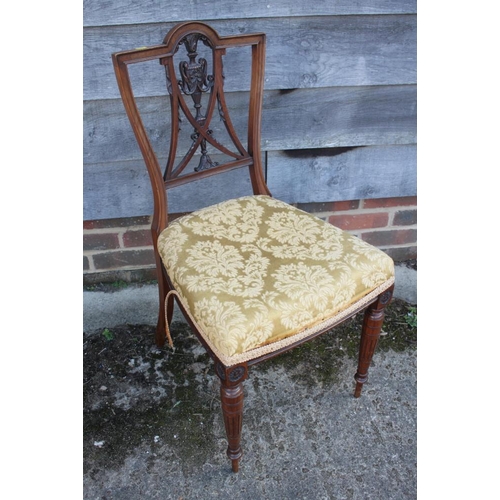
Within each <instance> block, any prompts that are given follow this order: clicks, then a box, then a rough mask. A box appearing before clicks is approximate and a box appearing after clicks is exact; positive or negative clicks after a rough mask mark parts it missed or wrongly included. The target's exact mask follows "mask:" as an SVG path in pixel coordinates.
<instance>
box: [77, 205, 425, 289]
mask: <svg viewBox="0 0 500 500" xmlns="http://www.w3.org/2000/svg"><path fill="white" fill-rule="evenodd" d="M297 206H298V208H300V209H302V210H305V211H306V212H310V213H314V214H315V215H317V216H318V217H320V218H322V219H324V220H327V221H328V222H330V223H331V224H333V225H335V226H337V227H340V228H341V229H344V230H346V231H349V232H350V233H352V234H355V235H356V236H358V237H360V238H361V239H363V240H365V241H367V242H368V243H371V244H372V245H375V246H376V247H378V248H381V249H382V250H384V251H386V252H387V253H388V254H389V255H390V256H391V257H392V258H393V259H394V260H395V261H403V260H408V259H415V258H416V257H417V198H416V197H414V196H412V197H405V198H381V199H372V200H353V201H341V202H331V203H304V204H298V205H297ZM174 217H175V216H174ZM150 221H151V218H150V217H129V218H124V219H106V220H95V221H85V222H84V223H83V273H84V282H85V283H88V284H90V283H97V282H100V281H102V282H106V281H116V280H124V281H143V280H150V279H155V277H156V273H155V265H154V256H153V247H152V241H151V233H150V224H151V222H150Z"/></svg>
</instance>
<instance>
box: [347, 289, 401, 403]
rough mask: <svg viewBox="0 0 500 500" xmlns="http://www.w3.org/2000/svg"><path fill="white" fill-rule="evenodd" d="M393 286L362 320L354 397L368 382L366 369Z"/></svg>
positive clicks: (376, 341)
mask: <svg viewBox="0 0 500 500" xmlns="http://www.w3.org/2000/svg"><path fill="white" fill-rule="evenodd" d="M393 290H394V285H393V286H392V287H391V288H389V289H388V290H386V291H385V292H384V293H382V294H381V295H379V297H378V299H377V300H376V301H375V302H374V303H373V304H370V306H369V307H368V308H367V309H366V311H365V316H364V320H363V329H362V331H361V341H360V345H359V359H358V371H357V372H356V375H354V378H355V380H356V388H355V390H354V397H355V398H359V397H360V396H361V390H362V389H363V384H364V383H365V382H366V381H367V380H368V369H369V367H370V364H371V361H372V358H373V353H374V352H375V348H376V347H377V343H378V339H379V338H380V331H381V330H382V324H383V322H384V310H385V307H386V306H387V304H389V302H390V300H391V298H392V292H393Z"/></svg>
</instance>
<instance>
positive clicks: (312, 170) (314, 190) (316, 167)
mask: <svg viewBox="0 0 500 500" xmlns="http://www.w3.org/2000/svg"><path fill="white" fill-rule="evenodd" d="M267 162H268V168H267V171H268V174H267V178H268V185H269V188H270V189H271V192H272V194H273V196H274V197H276V198H278V199H282V200H284V201H287V202H289V203H312V202H326V201H339V200H356V199H363V198H378V197H393V196H413V195H415V194H416V146H415V145H414V144H412V145H402V146H368V147H362V148H354V149H352V150H351V149H348V150H345V149H340V150H339V149H331V150H325V149H319V150H315V151H311V150H306V151H289V152H284V151H270V152H269V153H268V157H267ZM251 192H252V190H251V185H250V181H249V176H248V169H246V168H242V169H239V170H233V171H231V172H227V173H225V174H221V176H217V177H211V178H208V179H205V180H203V181H201V182H199V183H191V184H187V185H184V186H180V187H178V188H174V189H171V190H169V210H170V211H171V212H184V211H188V212H189V211H192V210H197V209H199V208H202V207H204V206H207V205H209V204H212V203H218V202H219V201H222V200H224V199H228V198H231V197H236V196H244V195H247V194H250V193H251ZM152 210H153V201H152V196H151V187H150V183H149V178H148V176H147V172H146V167H145V166H144V163H143V162H142V161H140V160H139V161H129V162H123V163H108V164H101V165H89V166H87V168H86V169H85V171H84V220H92V219H109V218H119V217H132V216H136V215H149V214H151V213H152Z"/></svg>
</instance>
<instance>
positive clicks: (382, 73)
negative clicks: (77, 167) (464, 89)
mask: <svg viewBox="0 0 500 500" xmlns="http://www.w3.org/2000/svg"><path fill="white" fill-rule="evenodd" d="M185 20H200V21H204V22H207V23H208V24H210V25H211V26H213V27H214V28H215V29H216V30H217V31H218V32H219V34H221V35H229V34H234V33H251V32H265V33H266V34H267V56H266V78H265V95H264V109H263V124H262V125H263V126H262V148H263V156H264V158H263V160H264V164H265V166H266V173H267V179H268V184H269V187H270V189H271V192H272V193H273V195H274V196H276V197H277V198H280V199H282V200H285V201H287V202H290V203H310V202H327V201H338V200H356V199H368V198H382V197H385V198H388V197H404V196H414V195H416V100H417V88H416V32H417V30H416V23H417V17H416V1H415V0H411V1H410V0H399V1H396V0H394V1H392V0H371V1H370V0H359V1H352V0H350V1H348V0H338V1H335V2H332V1H327V0H316V1H315V2H302V1H300V0H276V1H271V0H268V1H266V2H264V1H260V0H257V1H251V2H250V1H248V2H247V1H238V2H237V1H234V0H232V1H230V0H219V1H214V2H204V1H201V0H194V1H187V2H186V1H184V2H179V1H177V0H171V1H168V2H166V1H162V0H157V1H155V2H144V3H143V2H136V1H132V0H116V1H113V2H107V1H104V0H87V1H84V104H83V105H84V219H85V220H92V219H109V218H121V217H131V216H138V215H147V214H149V213H151V211H152V197H151V193H150V187H149V181H148V178H147V173H146V169H145V167H144V164H143V162H142V158H141V155H140V151H139V149H138V147H137V145H136V143H135V139H134V137H133V134H132V131H131V128H130V125H129V123H128V120H127V118H126V115H125V111H124V108H123V105H122V103H121V100H120V98H119V93H118V88H117V85H116V81H115V77H114V73H113V66H112V63H111V57H110V55H111V53H112V52H117V51H121V50H128V49H131V48H134V47H140V46H147V45H155V44H158V43H161V41H162V39H163V37H164V35H165V34H166V33H167V31H168V30H169V29H170V28H171V27H172V26H173V25H174V24H175V23H177V22H179V21H185ZM248 61H249V54H248V55H245V54H244V53H238V54H236V53H235V54H231V53H230V51H228V55H227V61H226V63H225V64H226V67H228V68H231V73H229V72H228V74H227V79H226V82H225V88H226V90H227V91H229V95H228V98H227V100H228V104H229V106H230V109H233V114H232V119H233V121H234V122H235V126H236V128H237V129H239V128H243V127H244V119H243V117H244V114H245V109H244V108H245V102H246V97H247V90H248V80H247V79H245V78H243V77H242V76H241V75H243V74H244V73H245V71H246V69H245V66H246V64H247V63H248ZM133 77H134V80H135V81H136V83H137V85H138V89H139V91H138V93H137V97H138V100H139V103H140V107H141V109H142V110H143V111H144V113H145V116H146V120H147V126H148V128H149V129H150V130H154V133H153V143H154V146H155V147H156V148H157V150H158V151H159V156H160V158H163V157H164V156H166V153H167V150H168V149H167V146H168V138H169V123H168V107H167V106H168V103H167V99H165V95H166V87H165V83H164V81H163V82H162V80H161V79H158V81H153V80H150V79H148V78H146V77H145V73H142V72H136V74H134V75H133ZM165 120H166V121H165ZM165 124H166V127H165ZM184 147H186V145H185V146H184ZM225 175H226V177H224V179H225V182H224V183H223V184H222V188H220V187H219V188H218V189H217V190H216V189H215V183H213V182H211V181H210V179H208V180H206V181H204V182H203V189H204V194H203V195H200V194H198V190H199V189H200V186H199V185H196V184H193V185H186V186H181V187H179V188H175V189H174V190H172V191H171V192H169V205H170V210H171V211H173V212H175V211H191V210H195V209H197V208H200V207H201V206H204V205H206V204H208V203H212V202H216V201H219V200H222V199H224V198H227V197H231V196H237V195H240V194H241V195H242V194H247V193H248V192H249V189H250V188H249V182H248V181H247V180H246V171H244V170H237V171H232V172H229V173H228V174H225ZM235 186H237V187H235Z"/></svg>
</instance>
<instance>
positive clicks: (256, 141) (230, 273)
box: [112, 22, 394, 472]
mask: <svg viewBox="0 0 500 500" xmlns="http://www.w3.org/2000/svg"><path fill="white" fill-rule="evenodd" d="M265 41H266V36H265V34H263V33H255V34H242V35H241V34H240V35H236V36H219V35H218V33H217V32H216V31H215V30H214V29H212V28H211V27H210V26H208V25H206V24H204V23H200V22H186V23H180V24H178V25H176V26H175V27H174V28H172V29H171V30H170V32H169V33H168V34H167V35H166V36H165V38H164V40H163V43H162V44H160V45H156V46H152V47H141V48H138V49H134V50H128V51H124V52H119V53H115V54H113V55H112V59H113V64H114V69H115V74H116V78H117V81H118V86H119V89H120V93H121V97H122V100H123V104H124V107H125V110H126V112H127V115H128V118H129V121H130V123H131V126H132V129H133V132H134V134H135V137H136V140H137V142H138V145H139V147H140V150H141V152H142V155H143V158H144V162H145V164H146V167H147V169H148V173H149V178H150V181H151V186H152V191H153V201H154V213H153V218H152V226H151V231H152V236H153V243H154V253H155V258H156V265H157V275H158V288H159V298H160V307H159V314H158V324H157V329H156V343H157V345H158V346H160V347H161V346H163V345H164V343H165V341H166V340H167V339H168V341H169V343H170V345H172V340H171V336H170V331H169V325H170V322H171V320H172V314H173V307H174V302H173V301H174V298H175V300H176V301H177V303H178V306H179V307H180V310H181V311H182V313H183V314H184V316H185V317H186V320H187V322H188V323H189V324H190V326H191V328H192V329H193V331H194V333H195V334H196V336H197V337H198V339H199V341H200V342H201V344H202V345H203V346H204V348H205V349H206V350H207V352H208V354H209V355H210V356H211V358H212V359H213V361H214V365H215V372H216V374H217V376H218V377H219V378H220V384H221V387H220V393H221V405H222V413H223V418H224V425H225V429H226V433H227V440H228V448H227V455H228V457H229V459H230V460H231V465H232V470H233V471H234V472H238V468H239V461H240V458H241V456H242V449H241V445H240V441H241V431H242V416H243V382H244V381H245V379H246V378H247V377H248V371H249V368H250V367H251V366H252V365H255V364H257V363H260V362H261V361H265V360H267V359H270V358H272V357H274V356H277V355H279V354H281V353H284V352H286V351H288V350H290V349H293V348H294V347H297V346H299V345H301V344H302V343H304V342H306V341H308V340H310V339H312V338H314V337H316V336H318V335H320V334H322V333H325V332H327V331H329V330H331V329H332V327H334V326H335V325H338V324H340V323H341V322H343V321H345V320H347V319H349V318H351V317H352V316H354V315H355V314H356V313H359V312H360V311H363V310H364V311H365V312H364V321H363V327H362V332H361V339H360V350H359V361H358V368H357V372H356V374H355V382H356V385H355V391H354V396H355V397H359V396H360V395H361V389H362V387H363V384H364V383H365V382H366V380H367V378H368V368H369V366H370V362H371V360H372V356H373V353H374V350H375V347H376V345H377V341H378V339H379V336H380V331H381V327H382V322H383V319H384V308H385V307H386V305H387V304H388V303H389V302H390V300H391V297H392V292H393V288H394V263H393V261H392V259H391V258H390V257H388V256H387V255H386V254H385V253H384V252H382V251H380V250H379V249H377V248H374V247H373V246H371V245H369V244H367V243H366V242H364V241H361V240H360V239H358V238H356V237H354V236H352V235H350V234H348V233H347V232H344V231H342V230H340V229H338V228H336V227H334V226H332V225H331V224H328V223H327V222H325V221H323V220H321V219H319V218H317V217H314V216H312V215H310V214H308V213H306V212H303V211H301V210H299V209H297V208H295V207H293V206H291V205H289V204H286V203H284V202H282V201H280V200H277V199H275V198H272V197H271V193H270V191H269V189H268V187H267V185H266V181H265V178H264V174H263V170H262V164H261V147H260V135H261V112H262V105H263V90H264V62H265ZM245 46H246V47H251V49H247V50H249V52H251V64H250V66H251V68H250V70H251V79H250V91H249V104H248V122H247V144H246V146H244V145H243V143H242V142H241V141H240V138H239V137H238V134H237V132H236V128H235V126H234V125H233V122H232V121H231V118H230V114H229V110H228V106H227V103H226V98H225V94H224V80H225V74H224V69H223V58H224V56H225V55H226V51H227V50H228V49H232V48H234V47H245ZM200 49H203V51H205V52H207V51H208V54H209V56H208V57H206V58H205V57H199V58H198V59H197V56H198V55H199V54H198V52H200V51H201V50H200ZM174 56H175V58H177V59H178V58H179V57H180V58H181V59H182V60H181V62H180V63H179V64H178V65H177V67H176V64H174ZM153 60H156V61H159V65H158V68H159V71H160V72H162V73H163V72H164V71H165V73H166V81H165V80H163V81H164V85H166V87H167V90H168V95H169V102H170V113H171V124H172V125H171V127H170V142H169V152H168V157H167V156H165V159H166V166H165V169H164V170H163V169H162V168H161V167H160V163H159V160H158V156H157V154H156V153H155V151H154V150H153V146H152V143H153V141H152V140H151V138H150V137H149V136H148V133H147V130H146V127H145V125H144V124H143V121H142V119H141V114H140V113H139V106H138V104H137V100H136V99H135V97H134V93H133V90H132V85H131V78H130V75H129V70H128V66H129V65H132V64H136V63H141V62H146V61H153ZM161 66H163V67H164V68H161ZM163 78H164V77H163ZM203 102H205V103H206V104H205V105H204V104H203ZM190 106H193V108H194V111H191V110H190ZM216 111H217V112H216ZM214 115H218V117H219V118H220V122H219V126H220V128H221V129H225V131H227V135H226V136H225V137H226V140H227V138H228V137H229V139H230V141H229V142H230V144H229V145H227V144H226V145H223V144H222V142H221V140H220V139H219V138H217V137H216V134H215V133H214V132H213V130H212V129H211V128H210V125H211V122H212V118H213V117H214ZM176 124H179V126H177V125H176ZM181 126H182V127H183V128H188V129H189V132H190V133H191V136H190V140H191V142H190V145H189V147H188V150H187V152H185V151H184V152H181V155H178V152H177V149H178V143H179V137H180V128H181ZM213 127H214V128H215V126H214V125H213ZM226 142H227V141H226ZM188 144H189V142H188ZM209 148H210V151H212V150H213V151H215V152H216V153H217V154H219V155H220V154H224V155H225V158H227V159H226V160H225V161H223V162H219V163H217V162H215V161H214V160H213V159H212V158H211V157H210V154H209ZM155 149H157V148H155ZM212 154H213V153H212ZM182 155H183V156H182ZM242 167H245V168H248V170H249V175H250V180H251V186H252V190H253V194H249V195H248V196H243V197H237V198H235V199H229V200H227V201H223V202H222V203H217V204H215V205H211V206H209V207H206V208H202V209H200V210H196V211H194V212H191V213H188V214H187V215H184V216H182V217H180V218H178V219H176V220H174V221H173V222H171V223H169V221H168V208H167V207H168V205H167V190H168V189H170V188H173V187H176V186H180V185H182V184H185V183H187V182H190V181H193V180H199V179H203V178H206V177H208V176H212V175H215V174H218V173H221V172H225V171H229V170H232V169H236V168H242Z"/></svg>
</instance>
